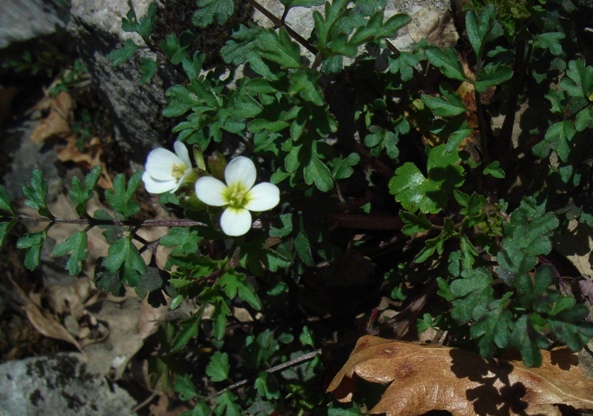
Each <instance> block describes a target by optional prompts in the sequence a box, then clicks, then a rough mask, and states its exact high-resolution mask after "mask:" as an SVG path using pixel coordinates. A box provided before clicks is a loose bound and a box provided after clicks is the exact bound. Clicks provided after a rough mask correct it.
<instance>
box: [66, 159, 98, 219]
mask: <svg viewBox="0 0 593 416" xmlns="http://www.w3.org/2000/svg"><path fill="white" fill-rule="evenodd" d="M100 177H101V168H100V167H99V166H95V167H93V168H92V169H91V171H90V172H89V173H88V175H86V177H85V178H84V184H82V183H81V182H80V179H78V176H75V177H73V178H72V184H71V187H70V191H69V195H70V199H72V202H74V206H75V208H76V213H77V214H78V215H80V216H81V217H83V216H84V215H85V214H86V203H87V202H88V200H89V199H91V198H92V197H93V190H94V189H95V186H97V182H98V181H99V178H100Z"/></svg>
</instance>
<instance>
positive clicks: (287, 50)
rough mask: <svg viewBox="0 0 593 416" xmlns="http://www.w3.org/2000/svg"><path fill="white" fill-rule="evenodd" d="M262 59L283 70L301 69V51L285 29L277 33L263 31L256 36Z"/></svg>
mask: <svg viewBox="0 0 593 416" xmlns="http://www.w3.org/2000/svg"><path fill="white" fill-rule="evenodd" d="M258 42H259V47H260V48H261V54H262V57H263V58H265V59H268V60H270V61H272V62H276V63H278V64H280V65H281V66H283V67H284V68H302V67H303V65H302V64H301V49H300V47H299V45H298V44H297V43H296V42H294V41H293V40H292V39H291V38H290V36H288V33H286V29H285V28H283V27H282V28H281V29H280V30H278V31H277V32H274V31H265V32H261V33H260V34H259V36H258Z"/></svg>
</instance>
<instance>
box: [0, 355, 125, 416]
mask: <svg viewBox="0 0 593 416" xmlns="http://www.w3.org/2000/svg"><path fill="white" fill-rule="evenodd" d="M135 405H136V402H135V401H134V399H133V398H132V397H131V396H130V395H129V394H128V393H127V392H126V391H125V390H123V389H122V388H120V387H119V386H117V385H110V384H109V383H108V382H107V380H106V379H105V378H102V377H98V376H95V375H93V374H91V373H89V372H88V371H87V368H86V364H85V363H84V361H83V358H82V356H81V355H80V354H77V353H69V354H58V355H56V356H53V357H35V358H27V359H24V360H19V361H9V362H7V363H4V364H2V365H0V414H1V415H2V416H25V415H26V416H38V415H39V416H41V415H48V414H52V415H60V416H75V415H76V416H80V415H88V416H95V415H97V416H99V415H118V416H128V415H133V414H134V413H133V412H132V410H131V409H132V408H133V406H135Z"/></svg>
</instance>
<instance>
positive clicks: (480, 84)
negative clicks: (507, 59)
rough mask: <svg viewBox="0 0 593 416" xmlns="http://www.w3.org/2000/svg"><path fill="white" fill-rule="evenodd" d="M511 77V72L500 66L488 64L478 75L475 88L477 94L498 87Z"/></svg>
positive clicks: (507, 68) (504, 66)
mask: <svg viewBox="0 0 593 416" xmlns="http://www.w3.org/2000/svg"><path fill="white" fill-rule="evenodd" d="M512 77H513V70H512V69H511V68H510V67H509V66H507V65H502V64H488V65H486V66H485V67H484V68H482V70H481V71H480V72H479V73H478V76H477V79H476V82H475V87H476V91H477V92H480V93H481V92H484V91H486V90H487V89H488V88H489V87H492V86H495V85H500V84H502V83H503V82H505V81H508V80H509V79H511V78H512Z"/></svg>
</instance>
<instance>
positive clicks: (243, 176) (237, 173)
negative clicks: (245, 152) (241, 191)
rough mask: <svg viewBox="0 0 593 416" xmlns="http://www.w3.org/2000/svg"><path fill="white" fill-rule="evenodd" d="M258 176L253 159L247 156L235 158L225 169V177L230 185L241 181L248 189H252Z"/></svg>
mask: <svg viewBox="0 0 593 416" xmlns="http://www.w3.org/2000/svg"><path fill="white" fill-rule="evenodd" d="M256 177H257V172H256V171H255V165H254V164H253V162H252V160H251V159H249V158H247V157H245V156H238V157H236V158H234V159H233V160H231V161H230V163H229V164H228V165H227V167H226V168H225V170H224V179H225V180H226V184H227V185H228V186H229V187H232V185H233V184H235V183H237V182H241V183H242V184H243V186H244V187H245V188H246V189H251V187H252V186H253V184H254V183H255V178H256Z"/></svg>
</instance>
